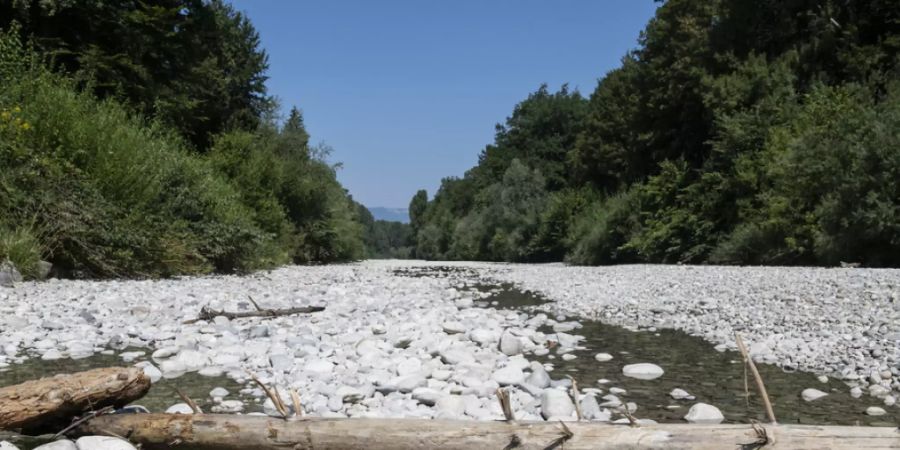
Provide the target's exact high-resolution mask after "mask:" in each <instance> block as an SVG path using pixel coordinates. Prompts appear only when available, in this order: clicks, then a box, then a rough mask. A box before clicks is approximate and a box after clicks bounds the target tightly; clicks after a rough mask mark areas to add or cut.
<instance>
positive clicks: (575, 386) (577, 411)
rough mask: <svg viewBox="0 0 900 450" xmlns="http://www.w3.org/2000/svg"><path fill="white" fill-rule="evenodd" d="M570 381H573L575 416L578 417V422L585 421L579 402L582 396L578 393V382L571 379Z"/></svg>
mask: <svg viewBox="0 0 900 450" xmlns="http://www.w3.org/2000/svg"><path fill="white" fill-rule="evenodd" d="M569 380H572V392H571V394H572V401H573V402H574V403H575V415H576V416H577V417H578V420H582V419H584V416H583V415H582V413H581V402H580V401H578V397H580V396H581V394H579V393H578V382H577V381H575V378H572V377H571V376H570V377H569Z"/></svg>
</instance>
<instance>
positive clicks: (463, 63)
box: [232, 0, 657, 207]
mask: <svg viewBox="0 0 900 450" xmlns="http://www.w3.org/2000/svg"><path fill="white" fill-rule="evenodd" d="M232 3H233V4H234V5H235V7H236V8H237V9H238V10H241V11H244V12H245V13H247V14H248V15H249V17H250V19H251V20H252V21H253V24H254V26H255V27H256V28H257V30H258V31H259V33H260V35H261V37H262V42H263V46H264V47H265V49H266V51H267V52H268V53H269V63H270V69H269V76H270V79H269V81H268V86H269V91H270V93H271V94H274V95H275V96H277V97H278V98H279V99H280V101H281V103H282V108H283V110H284V111H287V110H289V109H290V107H291V106H292V105H296V106H298V107H299V108H301V109H302V110H303V113H304V117H305V119H306V125H307V129H308V130H309V132H310V134H311V135H312V142H320V141H324V142H326V143H327V144H328V145H330V146H332V147H333V148H334V149H335V152H334V154H333V155H332V159H333V160H334V161H340V162H342V163H343V169H341V171H340V172H339V173H338V177H339V179H340V180H341V182H342V183H343V184H344V186H345V187H347V188H348V189H349V190H350V193H351V194H352V195H353V197H354V198H355V199H356V200H358V201H360V202H362V203H363V204H365V205H367V206H388V207H406V206H407V204H408V203H409V199H410V198H411V197H412V195H413V194H415V192H416V190H418V189H423V188H424V189H427V190H428V194H429V197H430V196H432V195H433V194H434V192H435V190H436V189H437V187H438V186H439V185H440V180H441V178H443V177H446V176H461V175H462V174H463V173H464V172H465V171H466V170H467V169H469V168H470V167H472V166H473V165H475V163H476V162H477V159H478V153H479V152H480V151H481V149H483V148H484V146H485V145H487V144H489V143H490V142H492V140H493V137H494V125H495V124H496V123H498V122H502V121H503V120H504V119H505V118H506V117H507V116H508V115H509V114H510V113H511V112H512V109H513V106H515V104H516V103H518V102H519V101H521V100H523V99H524V98H525V97H527V96H528V94H529V93H530V92H533V91H534V90H536V89H537V88H538V87H539V86H540V85H541V83H547V84H548V85H549V86H550V87H551V88H552V89H557V88H558V87H559V86H560V85H562V84H563V83H569V86H570V87H573V88H578V89H579V90H580V91H581V92H582V94H584V95H585V96H587V95H589V94H590V93H591V92H592V91H593V89H594V87H595V86H596V84H597V79H598V78H601V77H602V76H603V75H604V74H605V73H606V72H607V71H609V70H610V69H613V68H615V67H617V66H618V65H619V61H620V59H621V57H622V56H623V55H624V54H625V53H626V52H627V51H628V50H630V49H633V48H635V47H636V46H637V39H638V36H639V34H640V31H641V30H642V29H643V28H644V25H645V24H646V23H647V21H648V20H649V19H650V18H651V17H652V16H653V13H654V11H655V10H656V7H657V4H656V3H654V2H653V1H652V0H583V1H582V0H579V1H575V0H558V1H550V0H480V1H479V0H454V1H449V0H445V1H437V0H434V1H427V0H419V1H413V0H378V1H376V0H316V1H283V0H234V1H233V2H232Z"/></svg>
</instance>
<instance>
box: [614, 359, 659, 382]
mask: <svg viewBox="0 0 900 450" xmlns="http://www.w3.org/2000/svg"><path fill="white" fill-rule="evenodd" d="M663 373H664V371H663V369H662V367H659V366H657V365H656V364H650V363H639V364H629V365H627V366H625V367H623V368H622V374H623V375H625V376H626V377H631V378H637V379H638V380H655V379H657V378H659V377H661V376H663Z"/></svg>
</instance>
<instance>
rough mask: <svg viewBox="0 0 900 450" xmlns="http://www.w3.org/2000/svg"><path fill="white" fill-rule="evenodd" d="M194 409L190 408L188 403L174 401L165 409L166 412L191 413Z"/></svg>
mask: <svg viewBox="0 0 900 450" xmlns="http://www.w3.org/2000/svg"><path fill="white" fill-rule="evenodd" d="M193 413H194V410H193V409H191V407H190V405H188V404H187V403H176V404H174V405H172V406H170V407H169V408H168V409H166V414H193Z"/></svg>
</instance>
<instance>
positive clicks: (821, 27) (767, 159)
mask: <svg viewBox="0 0 900 450" xmlns="http://www.w3.org/2000/svg"><path fill="white" fill-rule="evenodd" d="M898 49H900V4H898V2H897V1H896V0H869V1H853V0H851V1H845V0H789V1H783V0H752V1H751V0H668V1H665V2H660V6H659V8H658V10H657V12H656V15H655V17H654V18H653V19H652V20H651V21H650V22H649V23H648V25H647V26H646V28H645V30H644V31H643V32H642V34H641V37H640V39H639V45H638V48H636V49H635V50H633V51H631V52H629V53H628V54H626V55H624V57H623V58H622V62H621V66H620V67H618V68H616V69H615V70H612V71H611V72H609V73H607V74H606V75H605V76H604V77H602V79H600V81H599V82H598V84H597V86H596V88H595V89H594V91H593V92H592V93H591V95H590V96H589V97H588V98H585V97H583V96H582V95H581V94H580V93H579V92H576V91H572V90H570V89H568V88H567V87H565V86H564V87H562V88H561V89H560V90H558V91H556V92H552V91H551V90H549V89H548V88H547V87H546V86H542V87H540V89H538V90H537V91H536V92H534V93H532V94H531V95H529V96H528V98H526V99H525V100H523V101H522V102H521V103H519V104H518V105H516V106H515V108H514V110H513V112H512V114H511V115H510V116H509V118H507V119H506V122H505V124H502V125H498V126H497V131H496V137H495V140H494V142H493V143H492V144H491V145H488V146H487V147H486V148H485V149H484V150H483V151H482V152H481V155H480V157H479V161H478V165H477V166H475V167H473V168H472V169H470V170H469V171H467V172H466V174H465V175H464V176H463V177H461V178H446V179H444V180H443V181H442V184H441V187H440V189H439V190H438V192H437V193H436V194H435V195H434V198H433V199H431V200H430V201H429V199H428V197H427V194H426V193H425V192H424V191H420V192H419V193H417V194H416V196H415V197H414V198H413V199H412V201H411V203H410V217H411V225H412V228H413V231H414V239H415V254H416V255H417V256H419V257H423V258H430V259H466V260H470V259H471V260H495V261H523V262H537V261H560V260H565V261H569V262H571V263H575V264H614V263H634V262H653V263H682V262H683V263H717V264H814V265H836V264H838V263H840V262H853V263H861V264H863V265H867V266H900V56H898Z"/></svg>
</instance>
